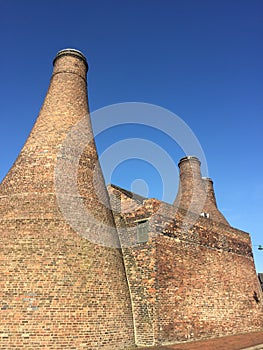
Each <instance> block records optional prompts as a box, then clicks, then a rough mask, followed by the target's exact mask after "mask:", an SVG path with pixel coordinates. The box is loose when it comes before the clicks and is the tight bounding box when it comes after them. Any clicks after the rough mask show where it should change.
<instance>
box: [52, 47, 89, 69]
mask: <svg viewBox="0 0 263 350" xmlns="http://www.w3.org/2000/svg"><path fill="white" fill-rule="evenodd" d="M62 56H74V57H77V58H79V59H81V60H82V61H83V62H84V63H85V65H86V67H87V70H88V63H87V59H86V57H85V56H84V55H83V53H82V52H81V51H79V50H76V49H71V48H68V49H63V50H60V51H59V52H58V53H57V54H56V57H55V58H54V61H53V65H54V64H55V62H56V60H57V59H58V58H59V57H62Z"/></svg>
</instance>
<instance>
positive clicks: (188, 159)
mask: <svg viewBox="0 0 263 350" xmlns="http://www.w3.org/2000/svg"><path fill="white" fill-rule="evenodd" d="M186 161H196V162H198V163H199V165H200V164H201V162H200V160H199V159H198V158H197V157H195V156H186V157H183V158H181V159H180V162H179V164H178V166H179V167H180V165H181V164H182V163H183V162H186Z"/></svg>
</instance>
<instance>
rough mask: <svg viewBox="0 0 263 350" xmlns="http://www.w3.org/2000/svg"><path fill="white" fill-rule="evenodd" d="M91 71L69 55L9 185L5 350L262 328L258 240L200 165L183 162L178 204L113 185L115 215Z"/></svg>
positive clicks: (158, 340)
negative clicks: (92, 103)
mask: <svg viewBox="0 0 263 350" xmlns="http://www.w3.org/2000/svg"><path fill="white" fill-rule="evenodd" d="M87 68H88V66H87V62H86V59H85V57H84V56H83V55H82V54H81V53H80V52H79V51H76V50H72V49H66V50H62V51H61V52H59V53H58V54H57V56H56V58H55V60H54V70H53V75H52V78H51V82H50V86H49V89H48V92H47V95H46V98H45V101H44V104H43V106H42V109H41V111H40V113H39V116H38V118H37V120H36V123H35V125H34V127H33V129H32V132H31V133H30V135H29V138H28V140H27V141H26V143H25V145H24V147H23V149H22V151H21V153H20V154H19V156H18V158H17V160H16V162H15V163H14V165H13V167H12V168H11V170H10V171H9V173H8V174H7V176H6V177H5V179H4V180H3V182H2V184H1V186H0V237H1V251H0V296H1V304H0V315H1V322H0V349H3V350H4V349H5V350H9V349H10V350H11V349H12V350H13V349H27V350H33V349H34V350H35V349H49V350H62V349H71V350H73V349H76V350H79V349H89V350H96V349H104V350H107V349H109V350H110V349H112V350H114V349H118V350H121V349H128V348H130V347H132V346H135V345H143V346H145V345H155V344H167V343H172V342H178V341H179V342H180V341H185V340H191V339H202V338H207V337H215V336H219V335H226V334H233V333H240V332H250V331H256V330H259V329H262V322H263V319H262V291H261V289H260V286H259V281H258V279H257V276H256V272H255V267H254V261H253V256H252V249H251V242H250V238H249V235H248V234H247V233H245V232H242V231H240V230H237V229H234V228H232V227H231V226H230V225H229V224H228V222H227V221H226V219H225V218H224V216H223V215H222V214H221V213H220V212H219V210H218V208H217V205H216V200H215V195H214V190H213V183H212V180H211V179H203V178H201V173H200V162H199V160H198V159H197V158H195V157H186V158H184V159H182V160H181V161H180V163H179V167H180V186H179V191H178V196H177V198H176V200H175V203H174V204H173V205H169V204H167V203H163V202H161V201H158V200H156V199H147V198H144V197H141V196H138V195H134V194H132V193H130V192H129V191H126V190H123V189H120V188H118V187H116V186H113V185H112V186H109V188H108V191H109V194H110V200H111V205H112V208H113V210H114V217H113V215H112V212H111V210H110V209H109V208H110V203H109V196H108V192H107V190H106V187H105V184H104V180H103V176H102V172H101V169H100V165H99V162H98V156H97V151H96V147H95V144H94V140H93V134H92V128H91V124H90V118H89V110H88V101H87V88H86V73H87ZM80 151H81V152H80ZM102 202H103V203H102ZM200 215H201V216H200ZM116 227H117V230H116ZM120 244H121V248H120Z"/></svg>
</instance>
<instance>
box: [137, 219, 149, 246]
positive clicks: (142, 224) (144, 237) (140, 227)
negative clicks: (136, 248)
mask: <svg viewBox="0 0 263 350" xmlns="http://www.w3.org/2000/svg"><path fill="white" fill-rule="evenodd" d="M148 231H149V222H148V220H140V221H137V242H138V243H145V242H148Z"/></svg>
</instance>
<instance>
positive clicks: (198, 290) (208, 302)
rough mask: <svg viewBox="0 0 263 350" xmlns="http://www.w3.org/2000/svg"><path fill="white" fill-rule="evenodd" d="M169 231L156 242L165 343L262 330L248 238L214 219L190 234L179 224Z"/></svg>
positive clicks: (202, 222)
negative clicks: (217, 223) (215, 222)
mask: <svg viewBox="0 0 263 350" xmlns="http://www.w3.org/2000/svg"><path fill="white" fill-rule="evenodd" d="M206 221H208V224H207V223H206ZM163 233H164V234H163ZM163 233H161V232H160V234H159V235H157V243H156V245H157V254H156V257H157V264H158V267H157V270H158V277H157V279H158V291H159V307H158V309H159V321H160V334H159V340H160V341H161V342H166V341H168V342H173V341H175V340H187V339H190V338H193V339H196V338H203V337H212V336H219V335H226V334H235V333H242V332H249V331H254V330H258V329H262V326H263V302H262V293H261V291H260V289H259V284H258V281H257V279H256V271H255V267H254V261H253V257H252V253H251V242H250V238H249V235H248V234H246V233H244V232H242V231H239V230H234V229H232V228H230V229H229V228H228V226H224V225H213V224H211V223H209V219H202V220H200V221H199V222H197V223H196V224H195V225H194V226H193V227H192V229H190V230H189V231H188V232H185V233H184V232H182V229H181V228H180V223H179V222H178V221H177V222H175V225H174V230H170V232H169V233H168V234H167V232H163Z"/></svg>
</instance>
